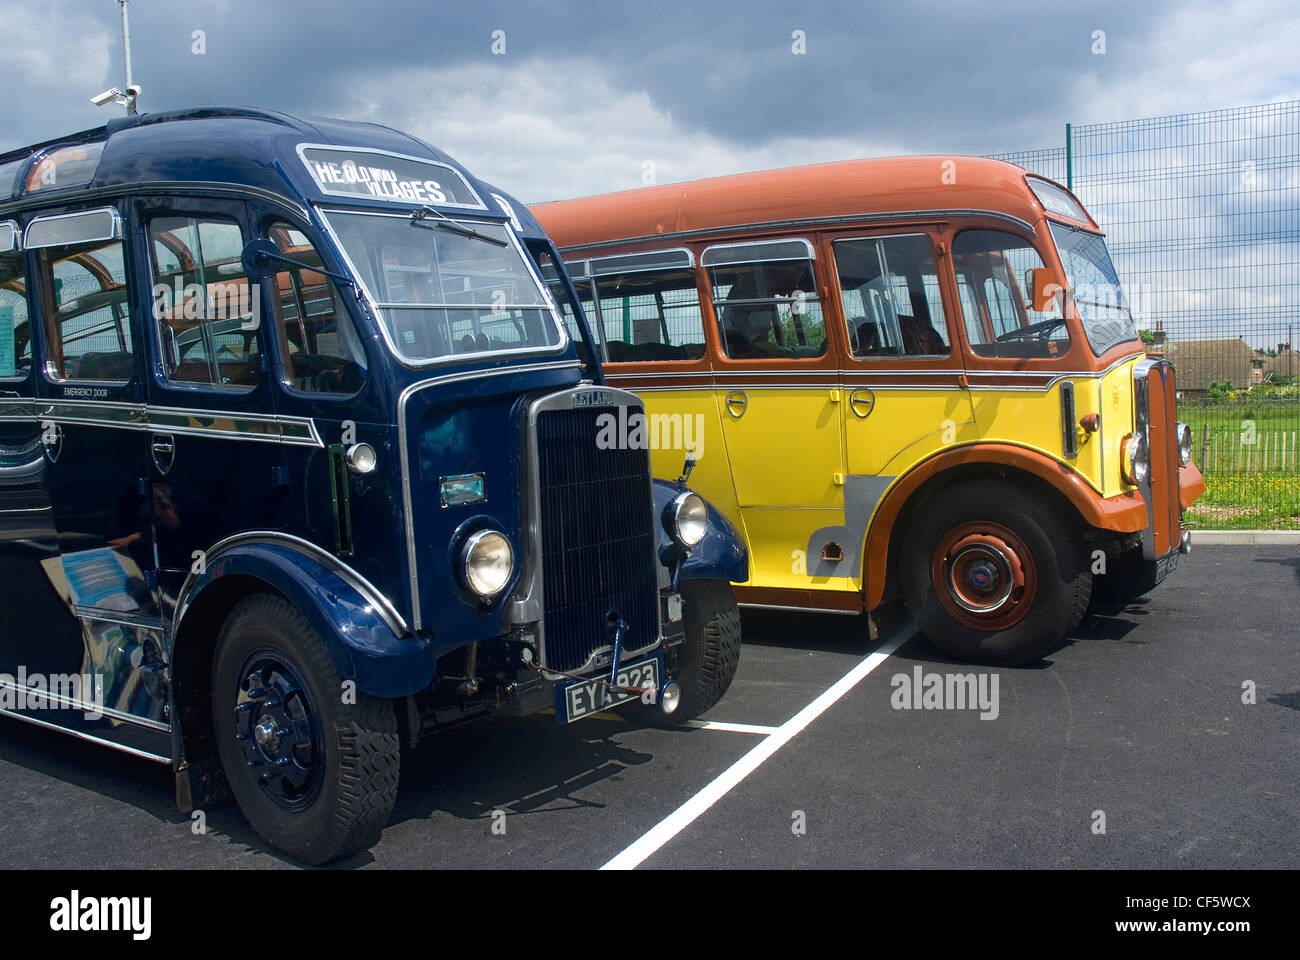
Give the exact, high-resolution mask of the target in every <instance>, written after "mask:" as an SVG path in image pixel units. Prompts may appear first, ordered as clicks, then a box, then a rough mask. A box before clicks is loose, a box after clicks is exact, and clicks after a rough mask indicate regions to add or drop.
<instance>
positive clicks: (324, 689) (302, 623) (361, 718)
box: [212, 594, 400, 864]
mask: <svg viewBox="0 0 1300 960" xmlns="http://www.w3.org/2000/svg"><path fill="white" fill-rule="evenodd" d="M212 715H213V719H214V727H215V733H216V737H217V749H218V751H219V753H220V755H221V764H222V766H223V767H224V769H225V771H226V778H227V779H228V780H229V781H230V788H231V792H232V793H234V795H235V799H236V800H237V801H238V803H239V808H240V810H242V811H243V813H244V816H245V817H246V818H247V819H248V821H249V823H251V824H252V826H253V829H255V830H256V831H257V832H258V833H259V834H261V835H262V837H263V838H265V839H266V840H267V841H268V842H269V843H271V844H272V845H274V846H276V847H279V848H280V849H281V850H283V851H285V852H286V853H288V854H291V855H292V856H294V857H296V858H298V859H300V860H302V861H305V862H306V863H309V864H321V863H325V862H327V861H329V860H333V859H335V858H337V857H342V856H346V855H348V854H350V853H355V852H357V851H360V850H364V849H366V848H368V847H370V846H372V845H373V844H374V843H375V842H376V841H377V840H378V839H379V835H380V832H381V831H382V830H383V828H384V825H385V824H386V823H387V822H388V818H389V816H390V815H391V814H392V811H393V804H394V803H395V802H396V799H397V781H398V774H399V764H400V749H399V742H398V733H397V716H396V713H395V711H394V709H393V705H392V703H391V702H389V701H387V700H381V699H378V698H376V697H371V696H367V695H366V694H364V693H361V692H360V691H355V690H350V689H348V688H346V687H345V686H344V684H343V679H342V677H341V675H340V674H339V672H338V668H337V667H336V666H335V664H334V660H333V658H332V657H331V656H330V653H329V650H328V649H327V648H326V647H325V644H324V642H323V641H322V640H321V639H320V637H319V636H318V635H317V633H316V631H315V630H314V629H313V628H312V626H311V624H310V623H308V621H307V618H306V617H304V616H303V615H302V613H301V612H300V611H299V610H298V609H297V608H295V607H294V606H293V605H292V604H290V603H289V602H288V601H286V600H284V599H283V598H281V597H278V596H272V595H269V594H257V595H254V596H251V597H247V598H245V599H244V600H242V601H240V602H239V603H238V604H237V605H236V606H235V608H234V609H233V610H231V612H230V615H229V616H228V617H227V618H226V621H225V623H224V624H223V625H222V628H221V635H220V637H219V639H218V641H217V650H216V654H215V656H214V658H213V667H212Z"/></svg>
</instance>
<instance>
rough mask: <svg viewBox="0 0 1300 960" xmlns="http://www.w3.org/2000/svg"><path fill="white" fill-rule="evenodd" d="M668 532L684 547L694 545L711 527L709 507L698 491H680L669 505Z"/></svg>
mask: <svg viewBox="0 0 1300 960" xmlns="http://www.w3.org/2000/svg"><path fill="white" fill-rule="evenodd" d="M668 519H669V526H668V532H669V533H671V534H672V535H673V538H674V539H675V540H676V541H677V542H678V543H680V544H681V545H682V546H683V547H693V546H695V545H696V544H697V543H699V542H700V541H701V540H703V539H704V534H705V532H706V531H707V530H708V529H709V508H708V507H707V506H705V504H704V500H703V498H701V497H700V495H699V494H698V493H689V492H688V493H679V494H678V495H677V496H676V497H674V498H673V502H672V503H670V504H669V505H668Z"/></svg>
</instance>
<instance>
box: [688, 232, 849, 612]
mask: <svg viewBox="0 0 1300 960" xmlns="http://www.w3.org/2000/svg"><path fill="white" fill-rule="evenodd" d="M700 264H701V266H702V267H703V269H704V271H705V274H706V277H707V282H708V288H709V293H710V296H711V300H712V307H713V322H714V323H715V324H716V331H717V332H716V338H717V339H716V342H717V355H716V356H715V358H714V363H713V369H714V396H715V398H716V401H717V404H718V410H719V415H720V419H721V421H722V425H723V435H724V439H725V440H726V444H727V455H728V458H729V459H730V462H731V479H732V484H733V487H734V489H735V494H736V501H737V503H738V505H739V508H740V513H741V516H742V518H743V519H744V524H745V529H746V532H747V534H748V537H749V540H750V543H751V546H752V548H753V549H752V550H751V551H750V557H751V561H752V565H753V569H752V571H751V572H752V575H751V578H750V581H749V584H748V585H749V586H755V587H770V588H794V589H808V588H809V587H810V586H811V587H813V588H821V589H842V588H844V586H845V585H844V584H843V583H840V582H838V581H835V582H832V581H829V580H828V579H827V576H828V575H827V574H826V573H825V572H824V571H821V570H819V569H817V564H816V563H815V558H812V557H809V556H808V555H807V551H808V544H809V541H810V538H811V537H812V534H813V532H814V531H816V530H819V529H822V528H824V527H827V526H831V525H838V524H841V523H843V519H844V503H843V496H842V494H843V487H842V479H843V474H844V455H843V449H842V443H841V430H842V426H841V422H840V418H841V407H842V404H841V403H840V383H839V369H838V360H837V357H836V354H835V351H834V348H833V345H832V344H831V343H830V342H828V340H827V337H826V326H825V322H824V318H823V314H822V299H821V295H820V289H819V285H818V282H817V278H816V273H815V269H814V264H815V256H814V248H813V245H812V244H811V243H810V242H809V241H808V240H806V239H804V238H791V239H781V240H762V241H753V242H747V243H729V244H720V245H715V246H710V247H707V248H705V250H704V251H703V253H702V254H701V257H700Z"/></svg>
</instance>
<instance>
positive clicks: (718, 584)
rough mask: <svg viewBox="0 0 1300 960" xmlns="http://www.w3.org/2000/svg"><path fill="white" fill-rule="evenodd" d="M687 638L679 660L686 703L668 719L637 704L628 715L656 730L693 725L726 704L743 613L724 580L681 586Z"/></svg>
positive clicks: (655, 709) (736, 661) (737, 659)
mask: <svg viewBox="0 0 1300 960" xmlns="http://www.w3.org/2000/svg"><path fill="white" fill-rule="evenodd" d="M681 591H682V613H683V616H684V618H685V620H686V623H685V628H686V638H685V639H684V640H683V641H682V645H681V650H680V653H679V654H678V663H677V675H676V677H675V678H674V679H676V680H677V682H678V683H679V684H680V685H681V688H682V699H681V702H680V703H679V704H678V706H677V709H676V710H674V711H673V712H672V713H670V714H665V713H664V712H663V711H662V710H661V709H660V708H659V707H658V706H657V705H656V706H646V705H644V704H640V703H638V704H634V705H633V707H632V710H631V711H630V714H631V715H632V716H634V717H636V718H637V719H639V720H641V721H642V722H644V723H649V724H653V725H655V726H678V725H680V724H683V723H686V722H687V721H688V720H694V719H695V718H696V717H698V716H699V715H700V714H702V713H704V712H705V711H706V710H708V709H709V708H710V707H712V706H714V705H715V704H716V703H717V702H718V701H719V700H721V699H722V696H723V694H725V693H726V692H727V688H728V687H730V686H731V681H732V678H733V677H735V675H736V667H737V666H738V665H739V664H740V639H741V628H740V608H739V607H738V606H737V605H736V597H735V594H734V593H732V590H731V584H730V583H728V582H727V581H725V580H687V581H685V582H683V583H682V585H681Z"/></svg>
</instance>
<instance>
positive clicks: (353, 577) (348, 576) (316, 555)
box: [171, 530, 411, 637]
mask: <svg viewBox="0 0 1300 960" xmlns="http://www.w3.org/2000/svg"><path fill="white" fill-rule="evenodd" d="M241 543H280V544H285V545H287V546H290V547H293V548H294V549H296V550H300V551H302V552H303V553H306V554H308V555H310V556H311V557H312V558H313V559H315V560H319V561H320V563H321V565H322V566H324V567H326V568H327V569H329V570H330V571H331V572H332V573H335V574H337V575H338V576H339V577H341V578H342V579H343V580H345V581H347V583H348V584H349V585H350V586H351V587H352V588H353V589H354V590H356V591H357V593H359V594H361V595H362V596H363V597H365V598H366V602H367V603H369V604H370V605H371V606H372V607H374V608H375V612H376V613H378V614H379V616H380V618H381V619H383V621H384V623H385V624H386V625H387V626H388V628H389V629H390V630H392V631H393V633H394V634H396V635H397V636H399V637H402V636H406V635H407V634H409V633H410V632H411V630H410V628H409V627H408V626H407V624H406V620H405V619H404V618H403V617H402V615H401V613H400V612H398V610H397V608H396V607H394V606H393V604H392V602H391V601H390V600H389V599H388V598H387V597H386V596H384V594H383V592H382V591H380V590H379V588H378V587H376V586H375V585H374V584H372V583H371V582H370V581H369V580H367V579H366V578H365V577H363V576H362V575H361V574H359V573H357V571H356V570H354V569H352V568H351V567H349V566H348V565H347V564H346V563H344V562H343V561H341V560H340V559H339V558H338V557H336V556H334V555H333V554H332V553H330V552H329V551H327V550H325V549H323V548H321V547H319V546H317V545H316V544H314V543H312V542H311V541H310V540H304V539H302V538H301V537H295V536H294V535H293V534H289V533H281V532H279V531H278V530H247V531H244V532H243V533H237V534H235V535H234V536H231V537H226V538H225V539H224V540H218V541H217V542H216V543H214V544H213V545H212V546H211V547H209V548H208V549H207V550H206V551H204V558H205V561H206V562H207V563H211V562H212V561H213V559H214V558H216V557H219V556H220V555H221V554H222V553H224V552H225V551H227V550H229V549H230V548H232V547H235V546H238V545H239V544H241ZM198 577H199V574H196V573H195V572H194V571H193V569H191V570H190V572H189V574H188V575H187V576H186V577H185V582H184V583H182V584H181V589H180V592H179V593H178V594H177V601H176V609H175V611H174V612H173V613H172V623H171V631H172V632H171V635H172V636H173V637H175V636H176V633H177V630H178V629H179V628H180V625H181V619H182V618H183V617H184V616H185V613H186V611H187V610H188V609H189V606H190V602H191V593H192V591H193V589H194V581H195V580H197V579H198Z"/></svg>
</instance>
